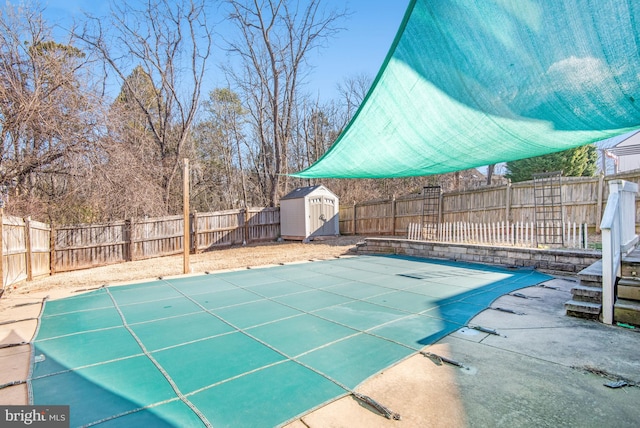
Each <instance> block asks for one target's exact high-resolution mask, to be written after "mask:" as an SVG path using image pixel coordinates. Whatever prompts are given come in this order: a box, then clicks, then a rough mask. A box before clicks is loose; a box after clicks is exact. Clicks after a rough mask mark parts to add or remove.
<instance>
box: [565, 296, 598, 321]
mask: <svg viewBox="0 0 640 428" xmlns="http://www.w3.org/2000/svg"><path fill="white" fill-rule="evenodd" d="M564 307H565V309H566V311H567V315H569V316H572V317H578V318H591V319H597V318H598V316H599V315H600V311H601V309H602V305H601V304H599V303H591V302H580V301H578V300H569V301H568V302H566V303H565V304H564Z"/></svg>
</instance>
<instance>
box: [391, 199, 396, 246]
mask: <svg viewBox="0 0 640 428" xmlns="http://www.w3.org/2000/svg"><path fill="white" fill-rule="evenodd" d="M391 236H396V195H393V198H392V199H391Z"/></svg>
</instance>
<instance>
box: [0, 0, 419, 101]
mask: <svg viewBox="0 0 640 428" xmlns="http://www.w3.org/2000/svg"><path fill="white" fill-rule="evenodd" d="M301 1H302V2H304V0H301ZM10 3H14V4H17V3H18V1H17V0H16V1H14V0H10ZM41 4H42V6H44V7H45V19H47V21H49V23H50V24H54V23H55V24H61V25H64V24H65V23H67V22H70V20H71V18H72V17H73V16H74V15H75V16H79V17H81V16H82V12H83V11H87V12H90V13H91V14H93V15H95V16H106V15H108V13H109V5H108V4H109V2H108V1H102V0H41ZM323 4H324V5H326V6H327V7H329V8H330V7H336V8H342V7H346V8H348V9H349V11H350V12H351V16H350V17H349V18H348V19H347V20H346V21H344V22H343V23H342V25H341V27H343V28H344V30H342V31H341V32H340V33H339V34H338V35H337V37H335V38H333V39H331V40H330V41H329V42H328V43H329V44H328V46H327V47H326V48H324V49H322V50H321V51H320V52H318V53H315V54H314V55H313V56H311V57H309V62H310V64H312V65H313V66H314V67H315V68H314V70H313V71H312V73H311V74H310V75H309V77H308V79H307V80H308V81H307V89H308V91H309V92H311V93H312V94H313V95H314V96H315V95H316V94H319V95H320V98H321V99H324V100H326V99H329V98H331V97H334V96H337V93H336V90H335V88H336V85H337V84H338V83H339V82H341V81H342V80H343V79H344V78H346V77H353V76H355V75H357V74H361V73H365V74H367V75H369V76H370V77H371V78H372V79H373V78H374V77H375V75H376V74H377V72H378V70H379V68H380V66H381V65H382V63H383V61H384V58H385V56H386V54H387V52H388V51H389V48H390V47H391V43H392V42H393V38H394V37H395V35H396V32H397V30H398V27H399V26H400V23H401V22H402V17H403V16H404V13H405V11H406V8H407V6H408V4H409V0H323ZM221 18H222V17H219V16H218V17H214V19H215V21H219V20H220V19H221ZM221 61H223V58H221V57H220V53H217V57H214V58H212V59H211V60H210V62H209V67H210V69H211V78H212V79H216V78H217V77H216V75H218V74H219V73H218V70H217V64H218V63H219V62H221Z"/></svg>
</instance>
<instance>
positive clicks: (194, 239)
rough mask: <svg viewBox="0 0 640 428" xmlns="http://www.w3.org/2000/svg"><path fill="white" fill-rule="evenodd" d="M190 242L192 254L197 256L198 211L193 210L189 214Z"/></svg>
mask: <svg viewBox="0 0 640 428" xmlns="http://www.w3.org/2000/svg"><path fill="white" fill-rule="evenodd" d="M190 223H191V242H192V243H193V244H192V247H191V248H192V252H193V254H198V211H196V210H193V212H192V213H191V221H190Z"/></svg>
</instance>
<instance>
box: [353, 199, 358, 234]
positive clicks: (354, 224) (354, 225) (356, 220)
mask: <svg viewBox="0 0 640 428" xmlns="http://www.w3.org/2000/svg"><path fill="white" fill-rule="evenodd" d="M356 212H357V209H356V201H353V234H354V235H357V234H358V232H357V230H358V228H357V227H356V223H357V222H358V219H357V218H356Z"/></svg>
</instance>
